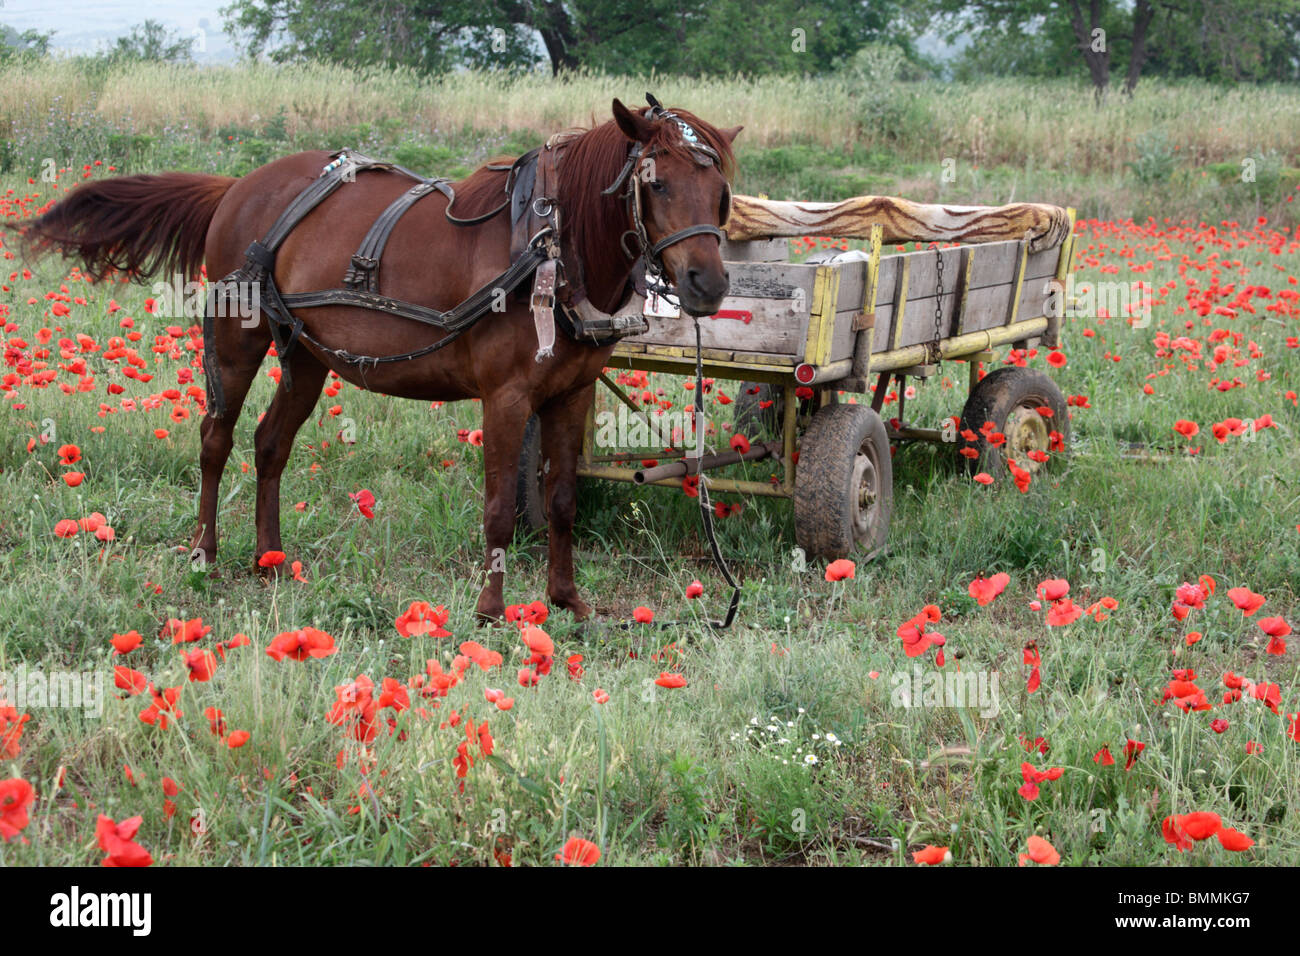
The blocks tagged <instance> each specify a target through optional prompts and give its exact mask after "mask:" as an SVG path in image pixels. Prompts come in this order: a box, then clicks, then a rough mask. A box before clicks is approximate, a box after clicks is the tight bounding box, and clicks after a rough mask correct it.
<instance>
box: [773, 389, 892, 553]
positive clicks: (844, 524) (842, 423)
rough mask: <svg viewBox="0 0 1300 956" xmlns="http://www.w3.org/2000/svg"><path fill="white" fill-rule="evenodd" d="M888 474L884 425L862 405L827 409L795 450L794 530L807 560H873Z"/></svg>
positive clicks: (886, 503) (880, 543)
mask: <svg viewBox="0 0 1300 956" xmlns="http://www.w3.org/2000/svg"><path fill="white" fill-rule="evenodd" d="M893 481H894V469H893V463H892V461H891V460H890V457H889V435H888V433H887V432H886V431H885V423H884V422H882V421H881V420H880V416H879V415H877V414H876V413H875V412H874V411H873V410H872V409H871V408H870V407H869V406H867V405H838V404H837V405H827V406H826V407H824V408H822V409H820V410H819V411H818V412H817V414H816V415H814V416H813V419H812V423H811V424H810V425H809V426H808V430H807V431H806V432H804V435H803V440H802V441H801V442H800V445H799V462H798V465H797V467H796V470H795V480H794V531H795V540H796V542H797V543H798V545H799V547H801V548H803V549H804V551H805V552H807V553H808V554H809V555H817V556H819V557H824V558H844V557H848V556H850V555H852V554H863V555H864V557H865V558H871V557H873V556H874V555H875V554H876V553H877V552H878V551H879V550H880V549H881V548H883V547H884V545H885V541H886V539H887V538H888V537H889V518H890V515H891V514H892V513H893V510H894V486H893Z"/></svg>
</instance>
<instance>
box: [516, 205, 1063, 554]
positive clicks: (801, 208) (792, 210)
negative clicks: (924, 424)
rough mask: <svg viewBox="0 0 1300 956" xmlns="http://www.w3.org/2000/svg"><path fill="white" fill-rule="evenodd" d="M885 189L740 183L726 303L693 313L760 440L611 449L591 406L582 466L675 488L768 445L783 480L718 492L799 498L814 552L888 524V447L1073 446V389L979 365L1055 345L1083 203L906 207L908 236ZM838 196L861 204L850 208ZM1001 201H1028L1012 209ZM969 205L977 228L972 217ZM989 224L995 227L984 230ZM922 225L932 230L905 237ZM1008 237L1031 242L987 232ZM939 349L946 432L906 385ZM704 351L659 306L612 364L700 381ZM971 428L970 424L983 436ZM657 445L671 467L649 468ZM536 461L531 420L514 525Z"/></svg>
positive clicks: (1018, 454) (856, 541) (538, 508)
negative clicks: (918, 421) (859, 244)
mask: <svg viewBox="0 0 1300 956" xmlns="http://www.w3.org/2000/svg"><path fill="white" fill-rule="evenodd" d="M881 201H882V200H881V199H880V197H861V198H860V199H858V200H850V201H849V202H848V203H841V204H794V203H772V202H766V201H763V200H758V199H754V198H751V197H744V196H737V197H736V202H735V210H734V212H733V217H732V223H731V224H730V225H729V228H728V236H729V238H728V241H727V242H726V243H724V247H723V259H724V261H726V262H727V264H728V265H727V268H728V271H729V274H730V279H731V288H730V292H729V295H728V296H727V299H726V301H725V302H724V303H723V307H722V309H720V310H719V312H718V313H717V315H715V316H712V317H709V318H703V319H700V325H701V344H702V349H703V353H702V354H703V368H704V373H705V374H706V375H708V376H710V377H712V378H715V379H724V380H734V381H740V382H744V383H745V384H744V386H743V387H742V388H741V390H740V394H739V396H738V398H737V409H736V428H737V431H742V432H745V433H746V434H747V435H748V437H749V438H750V439H751V442H752V444H751V448H750V450H749V451H748V452H747V453H744V454H741V453H740V452H738V451H734V450H725V449H724V450H722V451H721V452H720V453H714V454H703V455H700V456H696V455H695V454H694V453H692V452H688V451H686V450H685V449H680V448H675V449H674V450H672V451H671V452H665V451H664V450H662V449H660V450H657V451H654V452H651V453H647V452H644V451H613V452H607V451H606V450H605V449H601V448H598V447H596V443H595V440H594V436H595V428H594V415H595V411H594V407H593V410H592V412H591V413H590V414H589V417H588V426H587V432H586V436H585V440H584V444H583V452H582V457H581V460H580V461H579V474H580V475H583V476H586V477H589V478H604V479H611V480H614V481H628V482H635V483H637V484H657V485H664V486H669V487H674V488H680V487H681V485H682V480H683V478H684V477H685V476H688V475H694V474H698V473H699V472H700V471H705V470H710V469H714V468H721V467H725V466H727V465H731V464H735V463H738V462H740V461H752V460H761V459H764V458H770V459H773V460H775V461H777V462H779V464H780V466H781V477H780V480H779V481H776V482H759V481H747V480H741V479H735V478H729V477H710V479H709V488H710V489H711V490H712V491H714V492H719V491H720V492H738V493H742V494H748V495H764V496H771V497H780V498H792V499H793V500H794V511H795V538H796V543H797V544H798V545H799V546H800V547H801V548H803V549H804V551H805V552H807V553H808V554H809V555H818V556H823V557H827V558H837V557H851V556H857V557H870V556H871V555H872V554H874V553H875V552H877V551H878V550H879V549H880V548H882V547H883V546H884V544H885V541H886V538H887V536H888V530H889V520H890V514H891V511H892V486H891V483H892V467H891V455H890V445H891V443H897V442H904V441H928V442H945V443H951V444H952V445H953V446H954V448H961V447H965V448H972V449H974V452H975V453H976V454H975V455H972V454H971V453H969V452H968V453H967V457H966V458H965V464H966V466H967V467H968V468H969V469H970V470H971V473H972V474H973V473H975V472H976V471H977V470H979V469H983V470H987V471H991V472H992V473H994V474H997V473H999V471H1000V470H1005V469H1006V467H1007V464H1006V462H1007V459H1011V460H1013V461H1015V462H1016V464H1017V466H1018V467H1022V468H1024V469H1025V470H1027V471H1030V472H1033V471H1035V470H1036V469H1037V468H1038V467H1039V464H1040V462H1039V461H1038V460H1036V459H1035V458H1034V457H1031V456H1030V453H1031V452H1038V453H1047V452H1048V451H1049V450H1050V449H1052V448H1056V449H1060V448H1061V447H1063V445H1064V444H1065V443H1066V442H1067V441H1068V427H1069V424H1068V422H1069V416H1068V413H1067V408H1066V404H1065V397H1064V396H1063V395H1062V394H1061V392H1060V390H1059V389H1058V388H1057V387H1056V386H1055V384H1054V383H1053V382H1052V381H1051V380H1050V379H1049V378H1048V377H1047V376H1046V375H1044V374H1043V373H1042V372H1038V371H1034V370H1030V369H1027V368H1018V367H1013V366H1008V367H1004V368H1000V369H998V370H997V371H994V372H992V373H991V374H988V375H985V376H984V377H983V378H981V377H980V369H981V363H982V362H986V361H989V360H991V359H992V358H994V351H993V350H994V349H995V348H997V347H999V346H1006V345H1010V346H1012V347H1015V348H1027V347H1032V346H1034V345H1038V344H1041V345H1043V346H1046V347H1049V348H1050V347H1055V346H1056V345H1057V344H1058V337H1059V332H1060V316H1061V315H1062V313H1063V308H1062V306H1063V302H1062V291H1063V283H1064V279H1065V277H1066V274H1067V270H1068V269H1069V264H1070V259H1071V254H1072V245H1073V224H1074V211H1073V210H1068V211H1066V210H1059V209H1056V208H1055V207H1031V206H1026V205H1023V204H1022V205H1021V206H1016V207H1001V208H1000V209H996V210H988V209H980V210H976V209H970V210H962V209H960V208H958V207H919V206H913V205H912V204H907V209H906V212H907V214H908V216H907V217H906V219H907V221H909V222H910V223H911V225H910V226H909V227H907V228H908V229H910V230H911V232H908V231H901V234H900V229H899V227H898V226H897V223H898V222H899V217H897V216H894V215H891V216H890V217H889V219H888V222H887V223H884V224H882V223H881V222H880V221H879V220H880V218H881V217H880V216H879V214H878V212H879V210H878V204H879V202H881ZM886 201H888V202H893V203H900V202H901V201H897V200H886ZM854 204H856V205H854ZM846 209H848V210H849V211H850V212H854V211H856V212H857V213H860V215H856V216H853V215H849V216H847V217H846V215H845V210H846ZM954 209H956V211H955V212H954ZM917 210H921V211H923V213H924V214H921V213H918V212H917ZM1007 210H1016V211H1021V210H1029V212H1027V213H1020V214H1019V215H1007V212H1006V211H1007ZM895 211H896V210H891V212H895ZM999 214H1001V218H994V219H992V220H991V219H990V218H989V217H990V216H992V217H997V216H998V215H999ZM945 216H947V217H948V218H947V219H945V218H944V217H945ZM977 218H978V219H979V221H980V222H981V223H982V225H981V226H979V227H978V228H971V227H970V224H971V223H972V222H974V221H976V219H977ZM1049 220H1050V222H1049ZM991 221H992V222H995V223H997V224H996V225H994V226H990V225H989V223H990V222H991ZM1044 223H1047V224H1046V225H1044ZM827 226H829V227H831V228H833V229H834V231H830V229H828V228H825V227H827ZM819 227H822V228H820V229H819ZM917 231H920V232H922V233H924V234H921V235H915V234H913V233H914V232H917ZM1008 232H1010V233H1011V234H1014V235H1017V236H1020V237H1021V238H1016V239H1003V240H1001V241H983V240H987V239H989V238H997V237H998V236H999V235H1005V234H1007V233H1008ZM756 234H757V235H756ZM791 235H835V236H839V237H848V238H863V239H868V240H869V248H868V249H867V250H863V251H861V252H857V253H853V254H849V255H831V254H829V253H823V254H820V255H816V256H813V257H811V258H810V259H809V261H807V262H802V263H796V262H791V261H789V244H788V242H787V239H786V238H783V237H782V236H791ZM972 237H976V238H978V239H979V240H981V241H982V244H979V245H975V244H970V243H968V242H967V243H962V244H960V245H949V246H948V247H946V248H939V249H925V250H923V251H912V252H897V253H895V254H884V250H883V248H882V247H883V245H884V242H885V241H886V240H887V239H888V240H889V241H891V242H894V243H897V242H900V241H903V240H913V239H915V240H926V239H932V240H935V241H951V240H953V239H957V240H961V239H969V238H972ZM940 289H942V291H941V292H940ZM945 360H947V361H960V362H966V363H967V364H968V370H969V374H968V381H969V396H968V398H967V401H966V403H965V407H964V408H963V409H962V411H961V415H960V418H959V420H958V419H954V420H950V421H949V422H948V423H947V424H946V425H945V427H942V428H919V427H912V426H910V425H908V424H906V418H905V411H906V409H905V400H904V398H903V395H904V388H905V386H906V380H907V379H908V378H909V377H914V378H927V377H929V376H931V375H934V374H935V373H936V372H937V370H938V367H939V365H940V363H941V362H943V361H945ZM695 362H696V354H695V331H694V326H693V323H692V321H691V319H690V318H689V317H682V318H679V319H673V318H658V319H652V320H651V324H650V329H649V331H647V332H645V333H643V334H641V335H639V336H635V337H632V338H628V339H625V340H624V341H623V342H622V343H621V344H620V345H619V346H618V348H617V349H616V350H615V352H614V355H613V358H612V359H611V362H610V365H611V366H613V367H614V368H616V369H631V370H642V371H647V372H668V373H673V374H678V375H684V376H693V375H694V374H695V367H696V366H695ZM873 377H874V379H875V381H874V383H873V382H872V378H873ZM601 381H602V382H603V383H604V384H605V385H606V386H608V387H609V388H610V389H611V390H612V391H613V392H614V393H615V395H616V396H617V397H618V398H619V399H620V400H621V401H622V402H623V403H624V404H626V405H627V406H628V407H629V408H630V409H631V410H632V411H633V412H635V413H636V414H644V411H643V409H642V408H641V406H640V405H639V404H637V402H635V401H634V400H633V399H632V398H630V397H629V396H628V395H627V394H625V393H624V392H623V390H622V389H621V388H620V387H619V386H618V385H617V384H616V382H615V380H614V378H612V377H611V376H610V375H609V374H606V375H603V376H602V378H601ZM891 381H892V383H893V384H894V385H895V386H896V387H897V389H898V395H899V407H898V412H897V419H898V421H899V422H900V424H897V425H893V426H889V425H886V424H885V423H884V421H883V420H882V419H881V416H880V411H881V408H882V406H883V403H884V400H885V396H886V393H887V392H888V390H889V387H890V384H891ZM843 392H849V393H863V394H869V396H870V401H869V402H867V401H863V402H859V403H848V402H844V401H841V400H840V397H839V396H840V393H843ZM1044 409H1050V410H1051V411H1050V413H1046V412H1045V411H1044ZM986 422H992V423H993V426H994V429H995V430H996V431H991V430H989V429H988V428H987V426H986V425H985V423H986ZM982 426H985V428H984V431H981V427H982ZM963 432H964V433H965V435H966V436H969V435H970V434H971V433H974V434H975V436H976V438H975V440H974V441H969V440H967V438H965V437H963ZM997 433H1001V434H1002V435H1004V436H1005V442H1002V441H999V440H997ZM990 436H993V437H994V441H992V442H990V441H989V437H990ZM765 437H770V439H771V440H763V439H764V438H765ZM796 452H797V453H798V454H797V455H796ZM647 454H649V456H651V457H653V458H655V459H657V460H658V461H661V462H664V463H663V464H657V465H655V466H653V467H642V466H640V462H641V460H642V459H643V458H645V457H647ZM1038 457H1039V458H1041V457H1042V455H1039V456H1038ZM536 466H537V429H536V426H535V424H534V425H532V426H530V429H529V432H528V435H527V437H526V440H525V455H524V459H523V463H522V464H521V470H520V475H521V478H520V486H519V495H518V499H519V502H518V503H519V511H520V516H521V518H522V520H523V521H524V522H525V523H526V524H527V525H528V526H530V527H533V528H540V527H543V526H544V525H545V511H544V508H543V506H542V501H543V498H542V494H541V486H540V475H539V469H537V467H536Z"/></svg>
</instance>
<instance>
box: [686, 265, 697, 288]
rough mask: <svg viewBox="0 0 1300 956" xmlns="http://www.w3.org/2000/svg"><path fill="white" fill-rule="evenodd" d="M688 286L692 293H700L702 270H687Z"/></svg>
mask: <svg viewBox="0 0 1300 956" xmlns="http://www.w3.org/2000/svg"><path fill="white" fill-rule="evenodd" d="M686 285H687V286H688V287H689V288H690V290H691V291H692V292H699V291H700V270H699V269H687V270H686Z"/></svg>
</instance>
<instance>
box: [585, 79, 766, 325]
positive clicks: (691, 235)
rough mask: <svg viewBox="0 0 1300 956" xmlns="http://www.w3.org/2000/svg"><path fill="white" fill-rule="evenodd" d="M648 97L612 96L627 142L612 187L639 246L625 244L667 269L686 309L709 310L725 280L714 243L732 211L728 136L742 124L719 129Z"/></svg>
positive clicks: (716, 306)
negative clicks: (641, 102) (644, 102)
mask: <svg viewBox="0 0 1300 956" xmlns="http://www.w3.org/2000/svg"><path fill="white" fill-rule="evenodd" d="M650 101H651V106H649V107H646V108H644V109H641V110H629V109H628V108H627V107H626V106H624V105H623V104H622V103H621V102H619V101H618V100H614V121H615V123H616V124H617V125H618V128H619V129H620V130H621V131H622V133H623V135H624V136H626V137H627V139H628V140H629V141H630V144H629V146H628V161H627V165H625V166H624V168H623V172H622V174H621V175H620V177H619V179H618V180H616V181H615V183H614V184H613V185H612V186H611V187H610V190H619V191H620V194H621V195H623V196H625V197H626V200H627V208H628V216H629V219H630V222H629V225H630V230H629V231H630V233H631V236H632V237H634V240H635V243H636V244H637V245H639V246H640V248H639V249H631V250H629V252H630V253H634V254H637V255H641V256H644V257H645V259H646V262H647V266H648V268H649V269H650V270H651V271H652V272H654V271H659V272H662V273H663V274H664V277H665V278H666V279H667V280H668V281H669V282H670V283H672V285H673V286H674V287H675V293H676V295H677V298H678V299H679V301H680V302H681V305H682V308H683V309H684V310H685V311H686V312H688V313H690V314H691V315H712V314H713V313H714V312H717V311H718V309H719V308H720V307H721V306H722V299H723V296H725V295H726V294H727V288H728V277H727V270H726V269H725V268H724V267H723V264H722V255H721V252H720V251H719V244H720V240H721V239H722V227H723V226H725V225H726V224H727V217H728V215H729V213H730V212H731V186H730V184H729V183H728V181H727V175H728V173H729V172H730V170H731V168H732V155H731V142H732V140H734V139H735V138H736V134H738V133H739V132H740V130H741V127H739V126H737V127H735V128H733V129H729V130H719V129H717V128H715V127H713V126H711V125H709V124H708V123H705V122H704V121H702V120H700V119H699V118H698V117H695V116H693V115H691V114H690V113H687V112H685V111H683V110H665V109H663V108H662V107H661V106H659V104H658V103H657V102H655V101H654V99H653V97H651V98H650ZM610 190H607V191H610ZM624 238H625V239H626V238H628V237H627V236H625V237H624Z"/></svg>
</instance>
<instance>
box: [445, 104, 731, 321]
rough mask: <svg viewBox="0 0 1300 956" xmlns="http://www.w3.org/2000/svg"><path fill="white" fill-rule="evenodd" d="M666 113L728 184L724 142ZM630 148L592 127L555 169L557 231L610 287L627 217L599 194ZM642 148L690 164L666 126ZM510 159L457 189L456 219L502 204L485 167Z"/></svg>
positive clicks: (622, 267) (618, 269) (625, 262)
mask: <svg viewBox="0 0 1300 956" xmlns="http://www.w3.org/2000/svg"><path fill="white" fill-rule="evenodd" d="M640 112H641V114H642V115H643V116H644V115H645V114H646V113H648V112H649V107H642V109H641V110H640ZM671 112H673V113H674V114H676V116H678V117H679V118H680V119H682V120H683V121H684V122H686V123H688V124H689V125H690V126H691V127H692V128H693V129H694V130H695V133H696V135H697V136H698V137H699V139H700V140H701V141H702V142H703V143H704V144H705V145H706V146H708V147H710V148H711V149H713V151H714V152H716V153H717V154H718V157H719V159H720V160H721V162H722V173H723V175H724V176H726V177H727V179H728V181H730V179H731V177H732V175H733V173H734V171H735V157H734V155H733V154H732V151H731V142H730V141H729V140H728V139H727V137H725V136H723V135H722V133H721V132H720V131H719V130H718V129H717V127H715V126H713V125H712V124H710V123H707V122H705V121H704V120H702V119H700V118H699V117H698V116H696V115H694V114H693V113H689V112H687V111H686V110H680V109H672V110H671ZM593 124H594V119H593ZM629 145H630V142H629V140H628V138H627V136H625V135H624V133H623V131H622V130H621V129H619V128H618V124H617V123H615V122H614V121H613V120H609V121H607V122H605V123H601V124H599V125H593V126H592V127H590V128H589V129H586V130H582V131H580V132H579V134H578V135H577V136H576V137H575V138H574V139H572V140H570V141H569V143H568V145H567V146H566V147H565V150H564V159H563V161H562V162H561V163H560V169H559V193H560V195H559V200H560V216H561V224H560V228H561V230H562V231H563V232H564V234H565V239H566V241H567V242H568V243H570V244H571V248H572V249H573V250H574V252H576V253H577V255H578V258H579V259H580V260H581V262H582V263H583V266H584V268H585V270H586V277H587V278H591V277H596V276H598V277H602V278H604V277H608V279H607V280H606V281H614V282H615V284H616V285H617V286H620V287H621V285H622V280H623V279H625V278H626V276H627V273H628V270H629V269H630V268H631V266H632V262H631V261H630V260H629V259H628V258H627V256H625V255H624V254H623V252H622V248H621V246H620V244H619V242H618V237H620V236H621V235H622V233H623V231H624V230H625V229H627V227H628V225H627V212H626V210H625V208H624V200H623V197H622V195H621V194H615V195H612V196H604V195H602V194H601V193H602V190H604V189H605V188H606V187H607V186H609V185H610V184H611V183H613V181H614V178H615V177H616V176H618V174H619V172H621V171H622V169H623V166H624V164H625V163H626V162H627V156H628V148H629ZM646 147H647V150H646V152H647V153H649V152H651V151H654V152H657V153H659V154H661V155H664V154H666V155H673V156H679V157H682V158H684V159H688V160H689V159H691V158H692V153H691V152H690V148H689V146H688V144H687V143H686V141H685V140H684V139H683V138H682V133H681V128H680V127H679V126H678V125H677V124H676V123H675V122H673V121H671V120H667V121H664V120H661V121H659V122H658V123H656V124H655V129H654V133H653V134H652V136H651V138H650V141H649V142H648V143H647V144H646ZM513 159H514V157H501V158H497V159H493V160H490V161H489V164H488V165H484V166H482V167H480V168H479V169H477V170H476V171H475V172H474V173H473V174H472V175H470V177H469V178H468V179H466V180H464V181H462V182H460V183H457V184H456V204H455V205H456V208H455V214H456V215H457V216H461V217H464V218H470V217H473V216H477V215H481V214H483V213H485V212H487V211H489V210H490V209H492V208H493V207H494V206H497V205H500V204H501V202H502V201H504V199H505V193H504V191H503V190H504V186H505V179H504V177H505V172H504V171H502V170H494V169H490V168H489V166H491V165H502V164H505V165H508V164H509V163H511V162H513ZM620 193H621V190H620ZM597 281H600V280H599V279H598V280H597ZM593 304H595V305H596V306H597V307H599V308H602V309H604V308H608V307H610V306H611V303H609V302H594V303H593Z"/></svg>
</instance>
